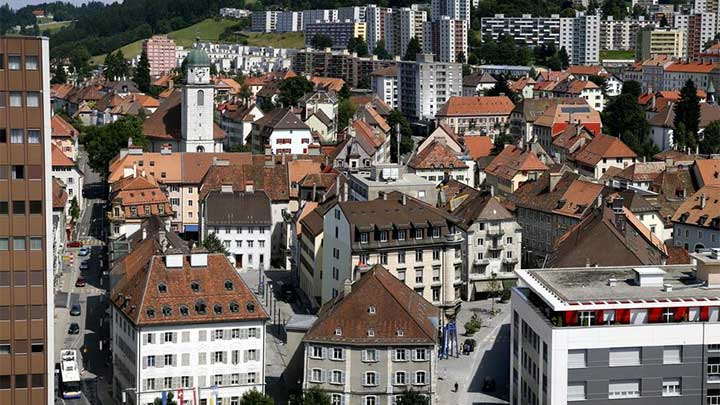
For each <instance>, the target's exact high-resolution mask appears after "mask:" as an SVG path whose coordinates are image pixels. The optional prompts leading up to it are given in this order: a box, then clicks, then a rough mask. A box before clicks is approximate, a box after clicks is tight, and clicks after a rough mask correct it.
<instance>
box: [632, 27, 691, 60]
mask: <svg viewBox="0 0 720 405" xmlns="http://www.w3.org/2000/svg"><path fill="white" fill-rule="evenodd" d="M686 52H687V47H686V46H685V31H684V30H679V29H668V28H646V29H643V30H641V31H640V32H639V33H638V39H637V46H636V48H635V59H638V60H646V59H650V58H652V57H654V56H657V55H667V56H669V57H672V58H682V57H684V56H685V55H686Z"/></svg>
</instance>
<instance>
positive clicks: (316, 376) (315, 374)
mask: <svg viewBox="0 0 720 405" xmlns="http://www.w3.org/2000/svg"><path fill="white" fill-rule="evenodd" d="M310 381H312V382H323V371H322V370H321V369H319V368H314V369H312V372H311V373H310Z"/></svg>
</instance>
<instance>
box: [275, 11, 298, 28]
mask: <svg viewBox="0 0 720 405" xmlns="http://www.w3.org/2000/svg"><path fill="white" fill-rule="evenodd" d="M302 29H303V12H302V11H283V12H281V13H279V14H278V16H277V27H276V29H275V30H276V31H277V32H298V31H302Z"/></svg>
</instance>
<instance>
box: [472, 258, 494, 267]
mask: <svg viewBox="0 0 720 405" xmlns="http://www.w3.org/2000/svg"><path fill="white" fill-rule="evenodd" d="M473 264H474V265H475V266H487V265H488V264H490V259H488V258H485V259H475V260H473Z"/></svg>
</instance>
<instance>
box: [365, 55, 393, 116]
mask: <svg viewBox="0 0 720 405" xmlns="http://www.w3.org/2000/svg"><path fill="white" fill-rule="evenodd" d="M397 71H398V69H397V66H395V65H393V66H388V67H386V68H382V69H378V70H376V71H374V72H372V73H371V74H370V80H371V81H370V87H371V89H372V92H373V94H374V95H375V96H377V97H378V98H379V99H380V100H382V101H384V102H385V104H387V105H388V106H390V108H397V101H398V86H397Z"/></svg>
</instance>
